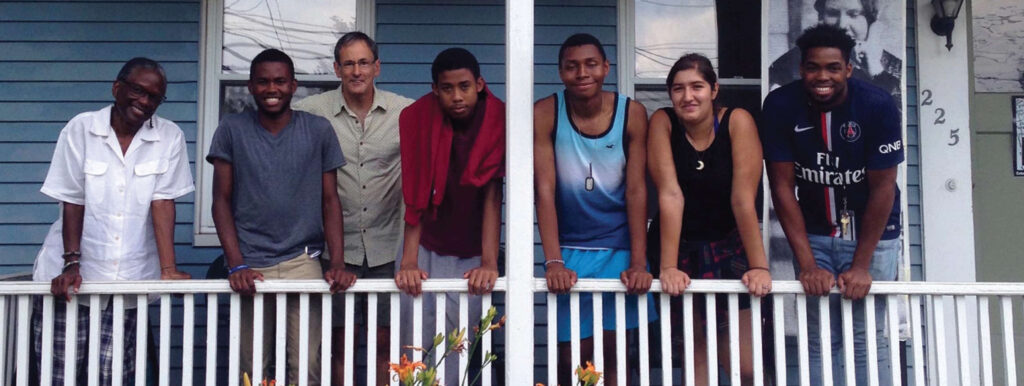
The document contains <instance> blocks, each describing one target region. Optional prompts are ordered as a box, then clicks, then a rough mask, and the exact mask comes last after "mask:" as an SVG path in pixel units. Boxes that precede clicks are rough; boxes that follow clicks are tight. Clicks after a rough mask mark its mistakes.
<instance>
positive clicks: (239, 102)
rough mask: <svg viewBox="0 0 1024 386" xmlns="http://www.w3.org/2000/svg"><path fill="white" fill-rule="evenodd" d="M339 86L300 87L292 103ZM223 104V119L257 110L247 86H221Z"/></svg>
mask: <svg viewBox="0 0 1024 386" xmlns="http://www.w3.org/2000/svg"><path fill="white" fill-rule="evenodd" d="M337 88H338V86H337V84H335V85H330V84H318V83H313V84H308V85H300V86H299V87H298V88H297V89H295V95H293V96H292V103H295V102H296V101H299V100H301V99H302V98H305V97H308V96H310V95H316V94H319V93H322V92H324V91H327V90H333V89H337ZM220 95H221V102H220V116H221V117H223V116H225V115H227V114H233V113H239V112H242V111H244V110H246V109H249V110H256V102H253V100H252V96H251V95H249V88H248V87H246V86H245V84H223V85H221V91H220Z"/></svg>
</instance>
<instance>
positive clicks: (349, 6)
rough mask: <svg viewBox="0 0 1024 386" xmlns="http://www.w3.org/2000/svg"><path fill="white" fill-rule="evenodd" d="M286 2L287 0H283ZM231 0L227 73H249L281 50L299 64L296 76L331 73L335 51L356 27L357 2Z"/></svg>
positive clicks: (225, 53)
mask: <svg viewBox="0 0 1024 386" xmlns="http://www.w3.org/2000/svg"><path fill="white" fill-rule="evenodd" d="M282 3H284V4H282ZM297 5H298V4H292V3H289V2H284V1H282V0H227V4H226V5H225V6H224V48H223V52H222V54H223V55H222V60H223V63H222V72H223V73H225V74H248V73H249V62H250V61H251V60H252V58H253V57H255V56H256V54H258V53H260V51H263V50H264V49H266V48H270V47H273V48H277V49H280V50H282V51H284V52H285V53H287V54H288V56H291V58H292V60H293V61H294V62H295V73H296V74H331V73H333V72H334V69H333V67H332V64H331V63H332V62H333V61H334V57H333V54H331V50H333V49H334V43H335V42H337V41H338V38H339V37H341V35H342V34H344V33H345V32H349V31H352V30H354V29H355V26H356V0H303V1H302V5H301V6H297Z"/></svg>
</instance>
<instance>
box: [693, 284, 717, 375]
mask: <svg viewBox="0 0 1024 386" xmlns="http://www.w3.org/2000/svg"><path fill="white" fill-rule="evenodd" d="M716 300H717V297H716V296H715V294H714V293H706V294H704V320H705V323H704V341H705V343H704V344H705V347H706V348H707V355H708V360H707V364H708V384H709V385H717V384H718V313H717V312H716V310H717V309H718V306H717V302H716ZM695 338H696V337H695Z"/></svg>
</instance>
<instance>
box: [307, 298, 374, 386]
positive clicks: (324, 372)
mask: <svg viewBox="0 0 1024 386" xmlns="http://www.w3.org/2000/svg"><path fill="white" fill-rule="evenodd" d="M371 295H373V300H374V303H373V305H372V306H370V307H372V309H373V311H370V312H373V313H372V314H370V315H373V316H372V317H371V318H370V322H369V323H368V324H367V326H368V329H370V330H372V332H373V334H372V335H370V336H376V335H377V323H376V322H377V314H376V312H375V311H376V309H377V304H376V299H377V294H376V293H371ZM332 298H333V296H332V294H331V293H330V292H327V293H324V294H321V295H320V384H322V385H323V384H326V385H329V384H331V349H332V347H331V334H332V333H333V332H334V326H333V318H332V315H333V314H332V312H333V309H332V308H333V306H334V302H333V299H332ZM366 341H367V342H371V343H369V344H367V347H368V348H369V350H370V351H371V352H373V353H376V350H377V342H376V340H369V339H367V340H366ZM369 358H373V362H372V363H373V366H374V367H373V370H374V371H369V372H367V374H369V375H367V376H368V378H367V379H368V380H367V384H369V385H374V384H376V382H374V381H375V379H376V378H375V376H376V375H377V371H376V370H377V367H376V365H377V356H376V355H375V354H371V355H370V356H369ZM367 366H368V367H369V365H367Z"/></svg>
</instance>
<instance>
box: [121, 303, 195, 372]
mask: <svg viewBox="0 0 1024 386" xmlns="http://www.w3.org/2000/svg"><path fill="white" fill-rule="evenodd" d="M184 296H185V297H184V304H183V307H184V313H183V314H182V318H181V326H182V332H181V334H182V335H181V384H182V385H191V384H192V361H193V359H194V358H193V355H194V350H195V347H194V344H193V340H194V339H193V338H195V333H196V330H195V329H196V303H195V302H196V297H195V295H194V294H185V295H184ZM139 308H143V307H139ZM138 333H139V332H138V331H137V332H136V334H138ZM136 352H137V351H136ZM136 358H145V357H138V356H137V357H136ZM135 361H136V362H141V360H139V359H136V360H135ZM135 384H136V385H141V383H138V382H136V383H135Z"/></svg>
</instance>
